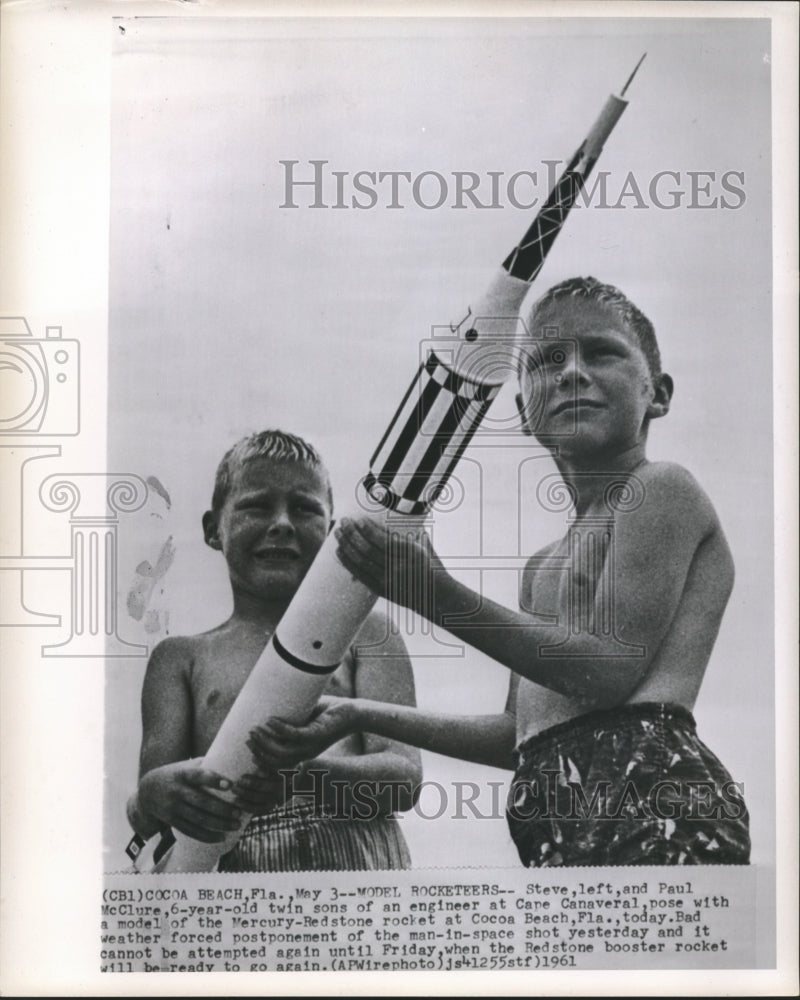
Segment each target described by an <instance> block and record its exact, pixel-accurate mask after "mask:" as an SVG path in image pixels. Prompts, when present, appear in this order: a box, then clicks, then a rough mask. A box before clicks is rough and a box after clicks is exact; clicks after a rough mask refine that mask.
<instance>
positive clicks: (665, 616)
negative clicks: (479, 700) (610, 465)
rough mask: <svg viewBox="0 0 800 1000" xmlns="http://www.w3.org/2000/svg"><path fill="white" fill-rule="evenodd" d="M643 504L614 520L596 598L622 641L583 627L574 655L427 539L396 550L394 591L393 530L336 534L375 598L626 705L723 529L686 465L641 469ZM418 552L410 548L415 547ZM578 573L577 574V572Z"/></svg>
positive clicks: (564, 608) (564, 611) (346, 529)
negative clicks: (409, 584)
mask: <svg viewBox="0 0 800 1000" xmlns="http://www.w3.org/2000/svg"><path fill="white" fill-rule="evenodd" d="M637 476H638V477H639V479H640V480H641V481H642V483H643V485H644V490H645V495H644V498H643V502H642V503H641V504H640V505H639V506H638V507H636V508H635V509H631V510H628V511H618V512H617V513H616V515H615V517H614V542H613V546H612V548H611V549H610V550H609V552H608V553H607V555H606V559H608V558H612V555H611V553H612V552H613V560H614V562H613V578H612V579H611V581H610V583H609V585H608V586H606V585H605V583H604V582H603V576H604V575H605V574H601V581H600V583H599V584H598V586H597V589H596V590H595V593H594V600H593V619H594V621H601V620H602V619H603V616H607V615H608V614H609V613H611V614H612V615H613V621H614V622H615V624H616V628H615V630H614V631H615V636H616V638H615V636H614V635H612V634H610V633H605V632H604V631H603V630H598V631H597V632H596V633H595V632H591V631H588V630H586V629H584V630H583V631H580V632H577V633H573V634H572V635H571V636H570V641H569V644H568V649H567V650H565V651H559V653H558V655H549V656H548V655H547V651H546V650H545V648H544V647H547V646H551V645H552V644H553V630H552V627H548V628H543V627H542V626H541V625H538V624H536V623H535V622H534V621H533V620H532V619H531V618H529V617H528V616H526V615H525V614H522V613H520V612H516V611H512V610H510V609H508V608H504V607H502V606H501V605H499V604H496V603H495V602H493V601H490V600H488V599H487V598H485V597H481V596H480V595H478V594H476V593H475V592H474V591H472V590H470V589H469V588H468V587H466V586H464V585H463V584H461V583H459V582H458V581H456V580H454V579H453V578H452V577H451V576H450V575H449V574H448V573H447V572H446V571H445V570H444V568H443V566H442V564H441V562H440V561H439V560H438V557H437V556H436V554H435V553H434V552H433V550H432V548H431V546H430V543H429V542H427V540H425V541H423V542H422V543H409V544H407V545H406V547H405V549H398V548H397V547H396V546H395V545H393V548H392V556H393V560H392V570H393V574H392V580H391V586H390V587H389V588H387V579H386V569H385V567H386V544H387V533H386V532H385V531H382V530H381V529H380V528H379V527H378V526H376V525H375V524H374V522H371V521H368V520H363V521H358V522H352V521H349V522H344V521H343V522H342V523H341V524H340V525H339V526H338V528H337V537H338V538H339V543H340V547H339V558H340V560H341V561H342V563H343V564H344V565H345V567H346V568H347V569H349V570H350V572H351V573H353V575H354V576H356V577H357V578H358V579H360V580H361V581H362V582H363V583H365V584H366V585H367V586H369V587H371V588H372V589H373V590H376V591H377V592H378V593H382V594H384V595H385V594H386V592H387V589H389V590H391V592H392V596H393V597H395V599H397V597H398V596H400V597H401V598H403V603H404V604H405V605H406V606H407V607H410V608H412V609H413V610H414V611H417V612H418V613H420V614H422V615H424V616H425V617H427V618H429V619H430V620H431V621H432V622H434V623H435V624H437V625H441V626H442V627H444V628H446V629H448V630H449V631H450V632H452V633H453V635H455V636H457V637H458V638H459V639H462V640H463V641H465V642H468V643H470V644H471V645H473V646H475V648H477V649H479V650H481V652H483V653H486V654H487V655H489V656H491V657H493V658H494V659H496V660H498V661H499V662H500V663H503V664H505V665H506V666H508V667H510V668H511V669H512V670H513V671H515V672H516V673H518V674H520V675H522V676H523V677H527V678H528V679H529V680H531V681H534V682H535V683H537V684H540V685H542V686H544V687H546V688H549V689H550V690H553V691H557V692H559V693H560V694H564V695H567V696H568V697H570V698H573V699H575V700H578V701H580V702H582V703H585V704H586V705H587V706H588V707H593V708H594V707H604V706H610V705H614V704H619V703H620V702H622V701H624V700H625V698H626V697H627V696H628V695H629V694H630V693H631V692H632V691H633V690H634V688H635V687H636V686H637V684H638V683H639V682H640V680H641V679H642V677H643V676H644V674H645V673H646V671H647V669H648V667H649V665H650V663H651V661H652V659H653V657H654V655H655V653H656V651H657V649H658V647H659V645H660V643H661V641H662V639H663V638H664V635H665V633H666V631H667V628H668V627H669V624H670V622H671V621H672V618H673V616H674V614H675V611H676V609H677V607H678V603H679V601H680V598H681V594H682V592H683V588H684V584H685V582H686V578H687V575H688V573H689V569H690V567H691V565H692V561H693V559H694V558H695V555H696V553H697V550H698V548H699V546H700V544H701V543H702V542H703V541H704V539H705V538H707V537H709V535H710V534H711V533H712V532H713V531H714V530H719V529H718V524H717V521H716V515H715V514H714V511H713V508H712V506H711V504H710V502H709V501H708V499H707V498H706V497H705V495H704V494H703V493H702V491H701V490H700V488H699V486H698V485H697V483H696V482H695V481H694V479H693V478H692V476H691V475H690V474H689V473H688V472H687V471H686V470H685V469H682V468H681V467H680V466H676V465H667V464H662V463H659V464H658V465H649V466H645V467H643V468H642V469H639V470H637ZM410 550H411V551H410ZM409 562H411V563H413V564H415V568H416V572H419V565H420V563H422V565H423V566H427V568H428V569H429V572H431V573H432V575H433V584H434V585H433V587H429V588H426V589H427V590H428V591H429V592H430V591H432V592H433V597H432V598H431V599H430V603H428V604H427V606H425V605H423V603H422V600H421V597H420V595H421V592H422V590H423V588H416V589H414V588H405V589H404V587H403V578H404V575H405V568H406V565H408V564H409ZM571 571H572V570H570V572H571ZM568 584H569V581H565V585H564V586H562V587H561V588H560V593H559V607H558V613H559V622H560V623H561V624H563V623H565V622H567V621H569V620H570V615H571V612H572V610H573V609H572V608H570V596H569V595H570V591H571V588H570V586H569V585H568ZM619 639H621V640H623V641H624V642H626V643H630V644H633V645H636V646H640V647H642V649H641V652H640V655H634V656H621V655H620V652H619V644H618V642H617V641H616V640H619Z"/></svg>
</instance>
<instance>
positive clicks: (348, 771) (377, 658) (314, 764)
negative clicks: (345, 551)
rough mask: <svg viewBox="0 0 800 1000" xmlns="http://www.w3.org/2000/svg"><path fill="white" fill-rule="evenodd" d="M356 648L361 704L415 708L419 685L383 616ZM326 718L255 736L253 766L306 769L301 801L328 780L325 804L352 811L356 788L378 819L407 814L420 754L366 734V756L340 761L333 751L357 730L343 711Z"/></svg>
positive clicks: (265, 729)
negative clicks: (395, 813)
mask: <svg viewBox="0 0 800 1000" xmlns="http://www.w3.org/2000/svg"><path fill="white" fill-rule="evenodd" d="M384 640H385V641H384ZM373 646H375V647H378V646H379V653H376V654H373V653H371V652H370V651H369V650H370V647H373ZM354 647H355V658H354V663H355V671H354V678H355V680H354V683H355V696H356V699H361V698H368V699H374V700H375V701H380V702H387V703H389V704H390V705H392V706H413V705H414V704H415V695H414V678H413V673H412V670H411V663H410V660H409V658H408V653H407V651H406V648H405V644H404V643H403V641H402V639H401V638H400V637H399V636H394V635H390V636H389V637H388V638H386V637H385V629H384V624H383V619H382V618H381V616H380V615H377V614H372V615H371V616H370V617H369V618H368V619H367V621H366V622H365V624H364V625H363V626H362V629H361V631H360V632H359V634H358V637H357V639H356V642H355V643H354ZM354 700H355V699H351V698H341V699H339V698H336V699H330V701H331V702H333V703H335V704H336V705H347V706H349V705H350V704H352V703H354ZM411 710H412V711H413V709H411ZM322 714H323V715H324V713H322ZM321 718H322V716H321V715H319V714H318V715H317V716H316V717H315V718H314V719H313V720H312V722H311V723H310V724H309V725H308V726H304V727H296V726H292V725H289V724H288V723H284V722H282V721H281V720H279V719H270V720H268V721H267V723H266V724H265V725H264V726H262V727H259V728H258V729H255V730H253V732H252V733H251V734H250V738H249V741H248V745H249V746H250V749H251V751H252V753H253V756H254V759H255V760H256V761H257V762H258V763H259V764H260V765H261V766H262V767H263V768H265V769H267V768H269V767H270V766H272V767H275V766H277V767H279V768H285V767H288V766H290V765H294V764H296V763H301V765H302V766H301V767H300V773H299V775H296V776H295V778H294V781H293V784H292V791H293V792H295V793H298V794H303V793H308V792H311V791H315V778H316V776H315V774H314V772H317V773H318V775H319V774H322V775H324V787H323V796H324V797H326V798H330V799H331V800H332V801H335V802H338V803H341V802H342V800H343V799H344V801H345V804H346V805H350V804H351V803H352V801H353V800H352V798H351V792H352V786H354V785H357V784H358V785H359V800H358V801H360V802H361V803H362V804H363V803H364V800H365V799H369V800H370V805H372V803H374V804H375V807H376V808H377V813H375V814H376V815H377V814H380V815H388V814H389V813H391V812H393V811H395V810H400V811H404V810H406V809H410V808H411V806H412V805H413V803H414V801H415V798H416V794H417V791H418V786H419V784H420V782H421V781H422V766H421V763H420V755H419V751H418V750H417V749H416V748H415V747H411V746H407V745H405V744H404V743H401V742H398V741H396V740H393V739H390V738H387V737H385V736H380V735H374V734H365V735H364V736H363V738H362V739H363V753H362V754H360V755H349V754H347V755H343V754H339V753H337V752H336V747H335V746H333V747H332V745H333V744H335V743H337V742H338V741H339V740H341V739H342V738H343V737H345V736H347V735H349V734H351V733H353V732H356V729H355V728H354V727H349V726H344V725H343V722H344V719H345V714H344V713H342V712H339V711H338V710H337V711H334V712H333V714H332V716H329V717H327V718H326V719H325V721H324V722H323V723H320V722H318V721H317V720H319V719H321ZM330 747H332V750H331V751H330V752H328V748H330ZM309 758H310V759H309ZM332 782H339V783H340V784H339V789H340V790H341V794H339V795H337V794H336V790H335V788H334V786H333V785H332V784H331V783H332Z"/></svg>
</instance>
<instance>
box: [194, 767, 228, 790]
mask: <svg viewBox="0 0 800 1000" xmlns="http://www.w3.org/2000/svg"><path fill="white" fill-rule="evenodd" d="M183 777H184V780H185V781H187V782H188V783H189V784H190V785H192V786H194V787H199V788H218V789H220V791H223V792H224V791H227V790H228V789H229V788H230V787H231V782H230V780H229V779H228V778H223V776H222V775H221V774H217V772H216V771H209V770H208V769H207V768H205V767H202V766H197V767H192V768H187V769H186V770H185V771H184V772H183Z"/></svg>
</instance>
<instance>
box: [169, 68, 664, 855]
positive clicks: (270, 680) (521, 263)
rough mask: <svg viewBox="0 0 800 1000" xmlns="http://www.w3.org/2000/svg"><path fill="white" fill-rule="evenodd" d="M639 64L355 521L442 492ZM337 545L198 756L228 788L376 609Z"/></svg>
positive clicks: (457, 338) (472, 312)
mask: <svg viewBox="0 0 800 1000" xmlns="http://www.w3.org/2000/svg"><path fill="white" fill-rule="evenodd" d="M643 58H644V56H642V59H643ZM640 64H641V60H639V64H637V66H636V69H634V71H633V73H632V74H631V76H630V78H629V79H628V82H627V83H626V84H625V87H624V88H623V89H622V92H621V94H620V96H615V95H611V96H610V97H609V98H608V100H607V101H606V103H605V106H604V107H603V109H602V111H601V112H600V115H599V117H598V118H597V120H596V121H595V123H594V125H593V126H592V128H591V129H590V131H589V134H588V135H587V136H586V138H585V139H584V141H583V142H582V143H581V145H580V146H579V148H578V150H577V152H576V153H575V155H574V156H573V157H572V159H571V160H570V162H569V163H568V165H567V167H566V169H565V170H564V173H563V174H562V176H561V177H560V178H559V180H558V182H557V183H556V185H555V187H554V188H553V190H552V191H551V192H550V195H549V197H548V199H547V201H546V202H545V204H544V206H543V207H542V209H541V211H540V212H539V214H538V215H537V216H536V218H535V219H534V221H533V223H532V224H531V226H530V228H529V229H528V231H527V232H526V233H525V235H524V236H523V238H522V240H521V241H520V242H519V244H518V245H517V246H516V247H515V248H514V249H513V250H512V251H511V253H510V254H509V255H508V257H507V258H506V260H505V261H503V264H502V266H501V267H500V268H499V269H498V271H497V272H496V274H495V275H494V278H493V279H492V281H491V282H490V284H489V287H488V288H487V290H486V291H485V292H484V294H483V295H482V296H481V297H480V298H479V299H477V300H476V301H475V302H474V303H473V304H472V305H471V306H470V307H469V308H468V309H466V310H463V311H462V312H461V313H459V315H462V316H463V317H464V318H463V319H461V320H460V321H459V322H458V323H456V324H451V327H450V328H451V330H452V332H453V338H452V340H451V339H448V341H447V351H446V352H443V351H442V352H440V354H438V355H437V353H436V351H435V350H433V351H431V352H430V354H429V356H428V357H427V358H426V359H425V360H424V361H423V363H422V365H421V366H420V369H419V371H418V372H417V374H416V377H415V378H414V380H413V382H412V384H411V386H410V387H409V390H408V392H407V393H406V395H405V397H404V398H403V401H402V402H401V404H400V407H399V408H398V410H397V412H396V414H395V416H394V418H393V420H392V421H391V423H390V425H389V428H388V430H387V431H386V433H385V434H384V436H383V438H382V439H381V441H380V443H379V445H378V447H377V449H376V450H375V453H374V455H373V456H372V459H371V461H370V463H369V470H368V471H367V473H366V475H365V476H364V478H363V480H362V483H361V488H362V491H363V492H362V499H363V502H362V504H361V509H359V510H358V512H357V515H358V516H362V517H363V516H369V517H373V518H376V519H377V520H378V521H379V522H380V523H384V521H385V518H386V515H387V514H388V513H389V512H394V513H396V514H402V515H406V517H407V518H408V524H409V528H410V529H412V530H413V528H414V527H415V526H416V525H418V524H419V519H420V517H421V516H422V515H424V514H425V513H426V512H427V511H428V510H429V508H430V507H431V505H432V504H433V503H434V502H435V500H436V498H437V497H438V496H439V494H440V492H441V490H442V489H443V487H444V485H445V483H446V482H447V479H448V477H449V476H450V474H451V473H452V471H453V469H454V468H455V465H456V463H457V462H458V460H459V458H460V456H461V455H462V453H463V452H464V449H465V448H466V447H467V445H468V444H469V442H470V440H471V438H472V437H473V435H474V434H475V431H476V430H477V429H478V427H479V426H480V424H481V421H482V420H483V418H484V417H485V415H486V413H487V411H488V409H489V407H490V405H491V403H492V401H493V400H494V398H495V397H496V396H497V394H498V392H499V391H500V388H501V386H502V384H503V382H504V381H505V379H506V378H507V376H508V375H509V373H510V371H511V370H512V366H511V365H510V364H508V363H507V362H506V363H497V357H498V351H500V352H501V353H503V352H504V353H505V356H506V358H507V357H508V353H509V345H515V344H516V343H518V341H519V332H518V331H519V328H520V327H523V324H522V321H521V319H520V318H519V309H520V306H521V305H522V301H523V299H524V298H525V296H526V295H527V293H528V291H529V289H530V286H531V283H532V282H533V280H534V278H535V277H536V275H537V274H538V273H539V271H540V270H541V268H542V265H543V264H544V261H545V258H546V256H547V253H548V252H549V250H550V247H551V246H552V244H553V242H554V240H555V238H556V236H557V235H558V233H559V232H560V230H561V227H562V226H563V224H564V221H565V219H566V217H567V215H568V213H569V210H570V208H571V207H572V205H573V204H574V202H575V199H576V197H577V196H578V194H579V192H580V191H581V190H582V189H583V186H584V184H585V181H586V179H587V177H588V176H589V173H590V171H591V170H592V167H593V166H594V164H595V161H596V160H597V158H598V156H599V155H600V152H601V151H602V148H603V144H604V143H605V141H606V139H607V138H608V136H609V135H610V134H611V131H612V130H613V128H614V126H615V125H616V123H617V121H618V120H619V118H620V116H621V115H622V113H623V111H624V110H625V108H626V107H627V101H625V100H624V99H623V97H624V94H625V91H626V90H627V87H628V85H629V84H630V82H631V80H632V79H633V75H634V74H635V73H636V70H637V69H638V68H639V65H640ZM523 329H524V327H523ZM336 545H337V543H336V540H335V538H334V537H333V535H332V534H331V535H329V537H328V539H327V540H326V542H325V544H324V545H323V547H322V548H321V549H320V551H319V552H318V554H317V557H316V559H315V560H314V563H313V564H312V566H311V568H310V569H309V571H308V573H307V574H306V576H305V578H304V579H303V582H302V583H301V585H300V587H299V588H298V590H297V592H296V594H295V595H294V598H293V599H292V602H291V604H290V605H289V607H288V608H287V610H286V613H285V614H284V616H283V618H282V619H281V621H280V623H279V625H278V627H277V629H276V630H275V633H274V634H273V636H272V639H271V640H270V642H269V643H268V645H267V647H266V649H265V650H264V652H263V653H262V654H261V656H260V657H259V659H258V661H257V662H256V664H255V666H254V667H253V670H252V672H251V673H250V676H249V677H248V679H247V681H246V682H245V685H244V687H243V688H242V690H241V692H240V694H239V696H238V698H237V699H236V701H235V702H234V704H233V707H232V708H231V710H230V712H229V714H228V716H227V718H226V719H225V721H224V722H223V724H222V726H221V727H220V730H219V732H218V733H217V736H216V738H215V740H214V742H213V744H212V746H211V747H210V749H209V751H208V753H207V755H206V757H205V761H204V766H205V767H207V768H209V769H211V770H213V771H216V772H218V773H219V774H221V775H223V776H224V777H226V778H228V779H230V780H231V782H235V781H236V780H238V779H239V778H240V777H241V776H242V775H244V774H246V773H248V772H250V771H252V770H253V769H254V765H253V760H252V757H251V755H250V751H249V750H248V748H247V746H246V742H245V741H246V740H247V737H248V734H249V732H250V730H251V729H252V728H253V727H254V726H256V725H259V724H261V723H263V722H264V721H265V719H266V718H267V717H268V716H280V717H282V718H284V719H288V720H290V721H293V722H303V721H305V720H306V719H307V718H308V716H309V714H310V713H311V710H312V709H313V707H314V705H315V704H316V702H317V699H318V698H319V696H320V694H321V693H322V690H323V688H324V687H325V685H326V683H327V679H328V675H329V674H330V673H332V672H333V671H334V670H336V668H337V667H338V665H339V664H340V663H341V661H342V660H343V659H344V656H345V654H346V653H347V651H348V648H349V647H350V645H351V644H352V642H353V640H354V639H355V637H356V635H357V633H358V631H359V629H360V628H361V625H362V624H363V622H364V620H365V619H366V617H367V615H368V614H369V612H370V610H371V609H372V606H373V604H374V603H375V600H376V598H375V595H374V594H373V593H372V592H371V591H370V590H368V589H367V588H366V587H365V586H363V585H362V584H361V583H359V582H358V581H356V580H355V579H354V578H353V577H351V576H350V574H349V573H348V572H347V570H345V569H344V567H343V566H342V565H341V563H340V562H339V561H338V559H337V558H336ZM248 818H249V817H248ZM246 823H247V818H246V819H245V820H244V821H243V823H242V827H241V828H240V830H239V831H237V832H234V833H232V834H230V835H229V836H228V837H227V839H226V840H225V841H224V842H222V843H218V844H203V843H200V842H199V841H195V840H192V839H191V838H189V837H186V836H184V835H183V834H180V833H178V834H177V835H176V843H175V844H174V845H173V847H172V848H171V849H170V851H169V852H168V854H166V855H165V856H164V858H163V859H162V860H161V861H160V862H159V864H158V866H157V868H156V870H158V871H165V872H204V871H213V869H214V868H215V867H216V864H217V861H218V859H219V857H220V856H221V855H222V854H224V853H226V852H227V851H229V850H231V848H232V847H233V846H234V844H235V843H236V841H237V840H238V838H239V836H240V835H241V833H242V831H243V830H244V827H245V825H246Z"/></svg>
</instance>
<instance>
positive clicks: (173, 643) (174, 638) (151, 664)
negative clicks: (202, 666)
mask: <svg viewBox="0 0 800 1000" xmlns="http://www.w3.org/2000/svg"><path fill="white" fill-rule="evenodd" d="M207 636H208V633H201V634H200V635H170V636H167V638H166V639H162V640H161V642H159V643H158V645H157V646H156V647H155V648H154V649H153V652H152V653H151V654H150V659H149V661H148V664H147V670H148V672H149V673H153V672H155V671H158V672H162V671H185V670H189V669H191V667H192V665H193V664H194V661H195V659H196V658H197V656H198V654H199V653H201V652H202V651H203V649H204V648H205V646H206V645H207V642H208V639H207Z"/></svg>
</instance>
